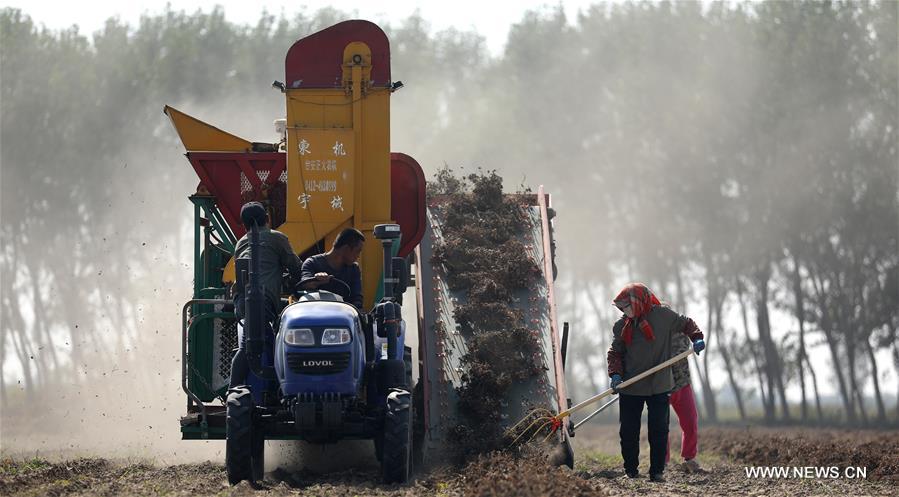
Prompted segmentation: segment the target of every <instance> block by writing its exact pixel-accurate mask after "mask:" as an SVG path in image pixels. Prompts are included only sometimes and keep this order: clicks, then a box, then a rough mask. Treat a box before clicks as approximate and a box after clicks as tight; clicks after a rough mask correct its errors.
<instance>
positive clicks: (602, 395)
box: [556, 347, 693, 419]
mask: <svg viewBox="0 0 899 497" xmlns="http://www.w3.org/2000/svg"><path fill="white" fill-rule="evenodd" d="M691 355H693V347H690V349H689V350H687V351H684V352H682V353H680V354H678V355H676V356H674V357H672V358H671V359H668V360H667V361H665V362H663V363H661V364H659V365H658V366H654V367H652V368H650V369H647V370H646V371H643V372H642V373H640V374H638V375H637V376H634V377H633V378H631V379H629V380H627V381H625V382H623V383H621V384H620V385H618V388H617V390H619V391H620V390H621V389H622V388H627V387H629V386H631V385H633V384H634V383H637V382H638V381H640V380H642V379H643V378H646V377H647V376H649V375H652V374H655V373H657V372H659V371H661V370H663V369H665V368H667V367H668V366H671V365H672V364H674V363H676V362H678V361H681V360H684V359H686V358H687V357H690V356H691ZM614 393H616V392H615V390H613V389H611V388H610V389H608V390H606V391H605V392H602V393H598V394H596V395H594V396H593V397H590V398H589V399H587V400H585V401H583V402H581V403H580V404H577V405H576V406H574V407H571V408H569V409H568V410H566V411H562V412H560V413H559V414H558V415H557V416H556V419H562V418H564V417H566V416H570V415H571V414H572V413H574V412H577V411H579V410H581V409H583V408H585V407H587V406H589V405H590V404H594V403H596V402H599V401H600V400H602V399H604V398H606V397H608V396H609V395H612V394H614Z"/></svg>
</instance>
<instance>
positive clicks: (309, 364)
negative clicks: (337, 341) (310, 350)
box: [301, 360, 334, 368]
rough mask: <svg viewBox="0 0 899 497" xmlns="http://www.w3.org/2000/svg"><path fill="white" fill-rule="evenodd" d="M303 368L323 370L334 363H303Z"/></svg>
mask: <svg viewBox="0 0 899 497" xmlns="http://www.w3.org/2000/svg"><path fill="white" fill-rule="evenodd" d="M301 365H302V367H304V368H323V367H332V366H334V361H312V360H310V361H303V363H302V364H301Z"/></svg>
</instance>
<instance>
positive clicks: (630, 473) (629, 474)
mask: <svg viewBox="0 0 899 497" xmlns="http://www.w3.org/2000/svg"><path fill="white" fill-rule="evenodd" d="M624 474H626V475H627V477H628V478H637V477H638V476H640V471H638V470H636V469H635V470H633V471H628V470H624Z"/></svg>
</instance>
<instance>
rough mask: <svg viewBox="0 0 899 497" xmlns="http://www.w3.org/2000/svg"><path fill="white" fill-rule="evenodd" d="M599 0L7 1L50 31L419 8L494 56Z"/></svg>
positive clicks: (371, 14)
mask: <svg viewBox="0 0 899 497" xmlns="http://www.w3.org/2000/svg"><path fill="white" fill-rule="evenodd" d="M594 3H598V2H597V0H592V1H591V0H565V1H564V2H559V1H551V0H550V1H547V0H516V1H515V2H484V1H477V0H454V1H453V2H447V1H436V0H431V1H426V0H393V1H390V2H360V1H358V0H355V1H347V0H330V1H321V0H307V1H301V2H285V1H280V0H261V1H256V2H247V1H245V0H219V1H202V0H171V1H166V0H144V1H141V2H122V1H120V0H93V1H91V2H90V3H89V5H90V7H89V8H85V4H82V3H80V2H72V1H59V0H50V1H40V2H36V1H34V0H6V1H5V2H4V3H3V4H2V5H3V6H5V7H13V8H19V9H21V10H22V11H23V12H24V13H26V14H28V15H29V16H31V18H32V20H34V21H35V22H36V23H37V24H43V25H44V26H46V27H47V28H49V29H63V28H68V27H71V26H72V25H78V27H79V30H80V31H81V32H82V33H85V34H90V33H93V32H94V31H96V30H99V29H101V28H102V26H103V23H104V22H105V21H106V19H108V18H110V17H118V18H119V19H120V20H122V21H124V22H127V23H129V24H132V25H135V24H137V21H138V20H139V19H140V16H141V14H151V15H152V14H157V13H160V12H162V11H164V10H165V7H166V4H170V5H171V6H172V9H173V10H184V11H186V12H188V13H192V12H196V11H197V10H203V11H205V12H208V11H210V10H212V8H213V7H214V6H215V5H221V6H222V7H224V10H225V17H226V18H227V19H228V20H229V21H231V22H235V23H255V21H256V20H258V18H259V15H260V13H261V12H262V11H263V9H264V10H267V11H268V12H269V13H271V14H276V15H277V14H280V13H284V14H285V16H287V17H291V16H292V15H293V14H294V13H296V12H302V11H303V10H305V11H307V12H314V11H316V10H318V9H320V8H322V7H328V6H330V7H334V8H335V9H337V10H342V11H346V12H355V13H357V14H358V17H359V18H363V19H368V20H370V21H374V22H378V21H387V22H397V21H400V20H402V19H405V18H407V17H409V16H410V15H412V14H413V13H415V12H416V11H417V12H418V13H419V14H420V15H421V16H422V17H423V18H424V19H426V20H427V21H428V22H429V23H430V25H431V28H432V30H434V31H441V30H443V29H446V28H450V27H455V28H457V29H460V30H470V29H474V30H476V31H477V32H478V33H480V34H481V35H483V36H484V37H485V38H486V42H487V48H488V50H489V51H490V53H491V54H493V55H498V54H500V53H501V52H502V50H503V47H504V46H505V43H506V37H507V35H508V33H509V28H510V26H511V25H512V24H514V23H516V22H518V21H519V20H520V19H521V18H522V16H523V14H524V13H525V12H526V11H528V10H537V11H541V12H549V11H552V10H554V9H555V8H558V7H559V6H560V5H561V6H562V8H563V9H564V10H565V14H566V16H567V18H568V20H569V22H571V21H573V20H575V19H577V13H578V11H579V10H586V9H587V8H588V7H589V6H590V5H591V4H594Z"/></svg>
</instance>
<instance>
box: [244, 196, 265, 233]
mask: <svg viewBox="0 0 899 497" xmlns="http://www.w3.org/2000/svg"><path fill="white" fill-rule="evenodd" d="M267 217H268V214H267V213H266V212H265V207H263V206H262V204H260V203H259V202H247V203H246V204H244V205H243V207H241V209H240V220H241V222H242V223H243V225H244V227H245V228H247V229H250V228H251V227H252V226H253V224H254V223H255V224H258V225H259V226H262V225H264V224H265V219H266V218H267Z"/></svg>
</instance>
